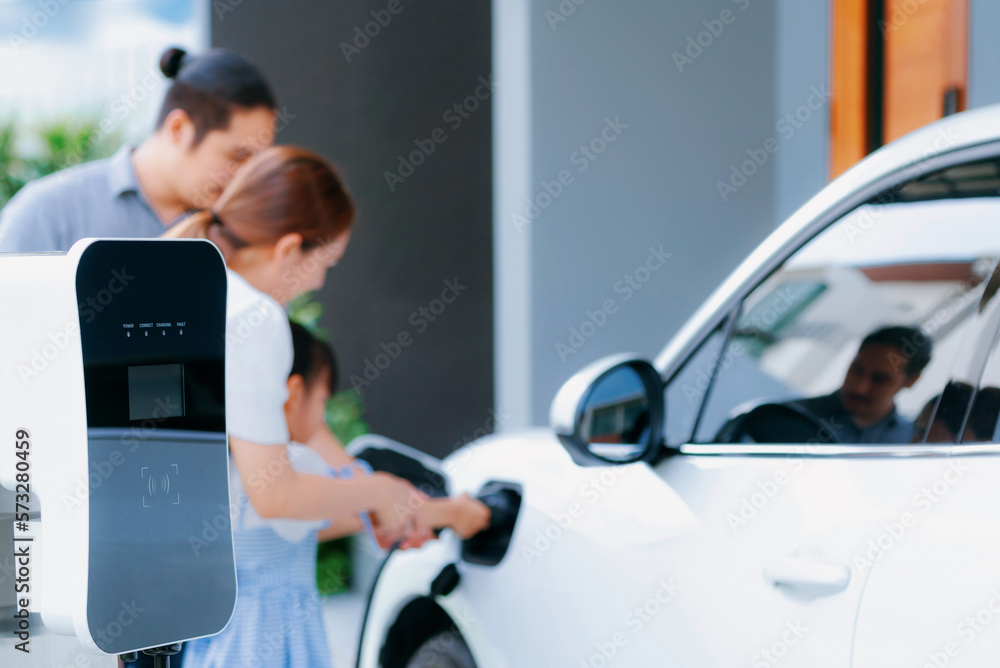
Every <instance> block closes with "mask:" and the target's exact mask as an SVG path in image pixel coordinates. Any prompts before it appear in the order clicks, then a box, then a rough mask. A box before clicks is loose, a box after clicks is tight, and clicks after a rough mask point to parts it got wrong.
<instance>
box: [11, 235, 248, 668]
mask: <svg viewBox="0 0 1000 668" xmlns="http://www.w3.org/2000/svg"><path fill="white" fill-rule="evenodd" d="M226 284H227V278H226V269H225V263H224V261H223V259H222V256H221V255H220V254H219V251H218V249H217V248H216V247H215V246H214V245H212V244H211V243H209V242H207V241H201V240H162V239H155V240H95V239H85V240H82V241H80V242H78V243H77V244H76V245H74V246H73V247H72V248H71V249H70V250H69V252H67V253H27V254H20V253H18V254H0V312H2V316H0V503H2V504H3V506H2V507H0V665H4V666H8V665H12V664H11V663H9V662H8V658H9V657H11V658H13V659H14V661H13V662H12V663H13V666H36V665H37V666H42V665H44V666H56V665H63V664H60V663H58V661H60V660H61V661H64V662H65V663H67V664H68V665H77V664H72V663H68V661H67V660H65V659H59V660H53V659H52V657H53V656H54V654H53V653H52V652H51V651H49V650H47V649H46V646H45V642H46V641H47V639H50V638H51V639H53V640H52V642H53V643H55V642H56V641H57V640H58V636H71V637H74V638H75V639H76V643H77V647H82V648H84V649H85V650H86V651H89V652H92V653H96V654H97V655H101V654H103V655H106V656H107V657H108V659H110V657H111V656H113V655H120V654H125V653H130V652H134V651H137V650H143V649H149V648H155V647H163V646H167V645H172V644H175V643H179V642H183V641H186V640H190V639H194V638H199V637H203V636H207V635H212V634H215V633H218V632H219V631H221V630H222V629H223V628H224V627H225V626H226V624H227V623H228V622H229V619H230V617H231V616H232V612H233V609H234V606H235V603H236V569H235V562H234V554H233V541H232V531H231V527H230V519H229V518H230V505H229V504H230V502H229V482H228V481H229V474H228V448H227V441H226V422H225V343H226V342H225V331H226ZM4 488H5V489H6V492H4ZM206 527H211V528H212V529H213V530H212V531H211V532H207V530H206ZM220 528H221V530H220ZM11 580H13V583H12V582H11ZM69 639H70V638H67V640H69ZM25 642H27V644H23V643H25ZM25 649H27V650H28V651H27V652H25V651H24V650H25ZM78 652H79V650H78ZM46 655H48V656H49V658H48V659H46V658H45V657H46ZM97 658H98V657H97V656H93V659H94V661H91V662H90V663H87V664H86V665H99V664H98V663H97V661H96V659H97ZM77 661H78V658H77ZM100 665H103V664H100ZM109 665H117V664H109Z"/></svg>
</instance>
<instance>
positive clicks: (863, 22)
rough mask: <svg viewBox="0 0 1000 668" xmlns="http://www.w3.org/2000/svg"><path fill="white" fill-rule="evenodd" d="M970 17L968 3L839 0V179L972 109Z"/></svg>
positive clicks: (835, 139)
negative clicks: (904, 139)
mask: <svg viewBox="0 0 1000 668" xmlns="http://www.w3.org/2000/svg"><path fill="white" fill-rule="evenodd" d="M872 3H878V5H879V6H881V9H880V10H878V9H876V10H875V11H874V12H873V11H872V6H873V5H872ZM968 16H969V9H968V0H834V3H833V58H832V63H833V68H832V69H833V71H832V73H831V75H832V81H833V86H832V89H833V98H832V101H831V105H832V106H831V117H830V124H831V127H830V139H831V151H830V171H831V176H837V175H838V174H840V173H841V172H843V171H844V170H846V169H847V168H848V167H850V166H851V165H853V164H854V163H855V162H857V161H858V160H860V159H861V158H862V157H864V156H865V155H866V154H867V153H868V151H869V150H871V149H872V148H873V147H877V146H880V145H882V144H885V143H888V142H890V141H892V140H894V139H897V138H898V137H901V136H903V135H905V134H906V133H908V132H911V131H913V130H915V129H917V128H919V127H921V126H923V125H926V124H927V123H930V122H931V121H934V120H936V119H938V118H941V117H942V116H944V115H945V113H946V112H948V113H951V112H955V111H961V110H963V109H965V98H966V90H967V85H968V48H969V36H968V21H969V19H968ZM876 50H878V51H880V53H875V51H876ZM873 58H874V59H877V62H879V63H880V65H881V67H875V68H872V66H871V65H872V59H873ZM873 115H875V116H876V117H877V120H876V121H875V122H873V121H872V116H873ZM873 133H875V134H877V135H878V136H872V134H873Z"/></svg>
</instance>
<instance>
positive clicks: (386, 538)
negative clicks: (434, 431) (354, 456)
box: [368, 472, 427, 548]
mask: <svg viewBox="0 0 1000 668" xmlns="http://www.w3.org/2000/svg"><path fill="white" fill-rule="evenodd" d="M368 480H370V481H372V483H374V484H375V486H376V490H377V491H376V492H375V494H374V499H373V502H372V505H371V511H372V512H371V513H370V515H371V519H372V522H373V524H375V535H376V538H377V540H378V543H379V545H381V546H382V547H383V548H384V547H388V546H390V545H392V544H393V543H395V542H396V541H400V540H406V539H407V538H409V537H410V536H411V535H421V534H422V533H423V532H424V531H425V529H426V528H427V525H426V524H425V523H424V522H423V520H422V518H421V517H420V513H419V512H417V509H419V508H420V507H421V506H422V505H424V504H425V503H426V502H427V497H426V495H425V494H423V493H422V492H420V491H419V490H418V489H417V488H416V487H414V486H413V485H411V484H410V483H408V482H407V481H405V480H403V479H402V478H397V477H396V476H394V475H389V474H388V473H378V472H377V473H374V474H373V475H372V476H371V477H370V478H368Z"/></svg>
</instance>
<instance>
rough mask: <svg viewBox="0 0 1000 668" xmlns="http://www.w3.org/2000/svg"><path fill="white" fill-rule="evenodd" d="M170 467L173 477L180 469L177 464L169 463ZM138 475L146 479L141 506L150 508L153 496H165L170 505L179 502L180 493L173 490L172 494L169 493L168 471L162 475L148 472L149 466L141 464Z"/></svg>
mask: <svg viewBox="0 0 1000 668" xmlns="http://www.w3.org/2000/svg"><path fill="white" fill-rule="evenodd" d="M170 468H172V469H173V474H174V477H177V474H179V473H180V469H179V467H178V466H177V464H171V465H170ZM139 477H140V478H142V479H143V480H144V481H146V492H148V493H143V495H142V507H143V508H150V507H151V503H150V502H151V501H152V500H153V499H154V498H155V497H165V499H169V500H170V503H171V505H174V506H176V505H178V504H180V502H181V493H180V492H175V493H174V494H173V495H171V493H170V471H168V472H167V473H164V474H162V475H157V474H154V473H149V467H148V466H143V467H142V470H140V471H139Z"/></svg>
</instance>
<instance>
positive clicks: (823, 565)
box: [764, 556, 851, 598]
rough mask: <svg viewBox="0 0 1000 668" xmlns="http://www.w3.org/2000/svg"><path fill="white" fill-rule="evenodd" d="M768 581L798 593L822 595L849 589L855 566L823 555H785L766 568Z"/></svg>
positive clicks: (816, 596)
mask: <svg viewBox="0 0 1000 668" xmlns="http://www.w3.org/2000/svg"><path fill="white" fill-rule="evenodd" d="M764 580H766V581H767V582H769V583H771V584H772V585H774V586H775V587H778V586H781V587H787V588H788V589H789V590H790V591H792V592H794V593H795V594H796V595H797V596H801V597H804V598H818V597H820V596H830V595H831V594H836V593H838V592H841V591H844V590H845V589H847V585H848V584H850V582H851V569H849V568H848V567H847V566H845V565H844V564H841V563H838V562H836V561H833V560H832V559H825V558H823V557H798V556H792V557H785V558H783V559H781V560H780V561H778V562H776V563H774V564H772V565H770V566H768V567H767V568H765V569H764Z"/></svg>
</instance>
